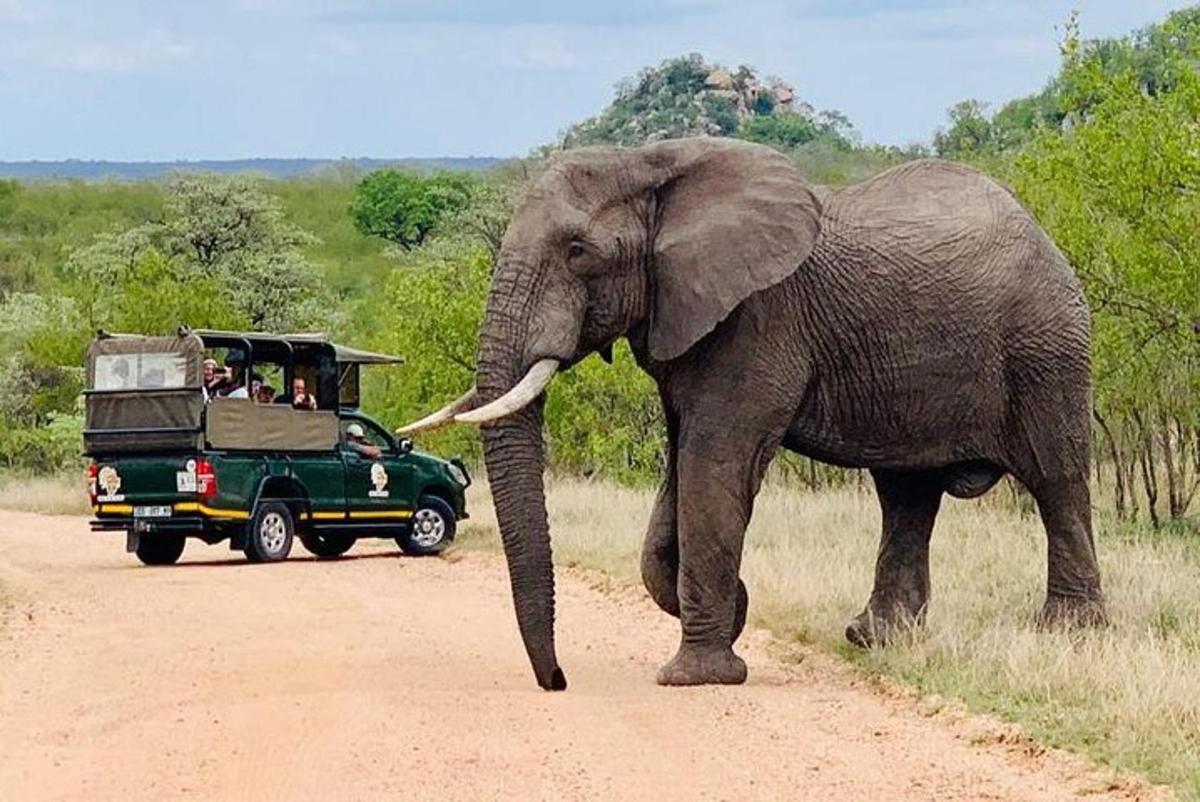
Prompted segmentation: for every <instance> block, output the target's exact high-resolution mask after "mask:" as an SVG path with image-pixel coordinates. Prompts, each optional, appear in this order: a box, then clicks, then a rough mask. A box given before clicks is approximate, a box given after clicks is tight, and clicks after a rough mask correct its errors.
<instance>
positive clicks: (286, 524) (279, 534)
mask: <svg viewBox="0 0 1200 802" xmlns="http://www.w3.org/2000/svg"><path fill="white" fill-rule="evenodd" d="M295 529H296V527H295V524H294V523H293V522H292V511H291V510H289V509H288V507H287V505H286V504H280V503H279V502H278V501H267V502H264V503H262V504H259V505H258V511H257V512H256V513H254V517H253V518H251V519H250V531H249V532H247V533H246V559H248V560H250V562H255V563H273V562H279V561H280V560H286V559H287V556H288V554H289V553H290V552H291V550H292V535H293V533H294V532H295Z"/></svg>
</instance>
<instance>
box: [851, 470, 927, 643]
mask: <svg viewBox="0 0 1200 802" xmlns="http://www.w3.org/2000/svg"><path fill="white" fill-rule="evenodd" d="M872 476H873V477H874V479H875V490H876V492H877V494H878V495H879V505H880V507H881V508H882V510H883V536H882V538H881V540H880V542H879V555H878V557H877V558H876V562H875V587H874V589H873V590H872V591H871V598H870V600H869V601H868V602H867V606H866V609H864V610H863V611H862V612H861V613H860V614H859V615H858V616H857V617H856V618H855V619H854V620H852V621H851V622H850V624H849V625H848V626H847V627H846V638H847V639H848V640H849V641H850V642H851V643H853V644H855V645H857V646H863V647H868V646H878V645H883V644H885V643H887V641H888V639H889V638H890V637H892V636H894V635H896V634H897V633H899V632H903V631H905V630H906V629H909V628H911V627H913V626H915V625H918V624H920V623H921V622H923V621H924V619H925V609H926V607H927V606H928V604H929V538H930V536H931V535H932V533H933V522H934V519H936V518H937V513H938V508H939V506H941V501H942V488H943V483H944V480H943V478H942V477H941V476H940V475H939V474H938V473H936V472H933V471H929V472H912V473H899V472H890V471H872Z"/></svg>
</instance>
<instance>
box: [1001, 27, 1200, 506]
mask: <svg viewBox="0 0 1200 802" xmlns="http://www.w3.org/2000/svg"><path fill="white" fill-rule="evenodd" d="M1063 52H1064V69H1063V74H1062V79H1063V80H1062V86H1063V91H1062V94H1061V95H1060V100H1061V102H1062V104H1063V108H1064V109H1065V110H1066V111H1067V113H1068V114H1069V115H1070V116H1071V117H1072V118H1073V119H1075V120H1076V121H1077V122H1076V123H1075V124H1074V125H1072V126H1070V127H1069V128H1068V129H1067V130H1061V129H1044V130H1043V131H1041V133H1040V134H1039V135H1038V136H1037V137H1036V138H1035V139H1034V140H1033V142H1032V143H1031V144H1030V145H1029V147H1028V148H1026V149H1025V150H1024V151H1023V152H1022V153H1021V154H1020V155H1019V156H1018V157H1017V159H1016V162H1015V165H1014V171H1013V182H1014V185H1015V188H1016V190H1017V192H1018V194H1019V195H1020V197H1021V199H1022V200H1023V201H1024V202H1025V204H1026V205H1027V206H1029V208H1030V209H1031V211H1033V212H1034V214H1035V215H1036V216H1037V217H1038V219H1039V220H1040V221H1041V223H1042V224H1043V225H1044V226H1045V227H1046V229H1047V230H1048V231H1049V232H1050V234H1051V235H1052V237H1053V238H1054V240H1055V242H1056V243H1057V244H1058V246H1059V247H1060V248H1061V249H1062V250H1063V252H1064V253H1065V254H1066V256H1067V257H1068V259H1069V260H1070V262H1071V263H1072V264H1073V265H1074V266H1075V268H1076V271H1077V272H1078V273H1079V275H1080V277H1081V278H1082V280H1083V283H1084V288H1085V291H1086V293H1087V296H1088V299H1089V302H1090V306H1091V309H1092V318H1093V369H1094V379H1093V384H1094V392H1095V408H1096V417H1097V422H1098V424H1099V426H1100V428H1101V431H1102V433H1103V435H1104V437H1105V440H1106V442H1105V446H1106V451H1107V452H1108V455H1109V456H1110V458H1111V461H1112V467H1113V470H1114V472H1116V474H1117V481H1116V482H1115V485H1116V488H1117V491H1116V492H1117V506H1118V510H1119V511H1121V512H1127V511H1129V510H1128V507H1127V505H1126V502H1127V500H1128V499H1127V497H1123V494H1128V493H1130V492H1132V488H1133V485H1134V482H1135V479H1136V478H1137V475H1138V474H1139V473H1140V479H1141V482H1142V485H1143V489H1144V491H1145V495H1146V498H1147V501H1148V507H1149V510H1148V511H1149V513H1150V515H1151V518H1152V520H1154V521H1155V522H1156V523H1157V521H1158V518H1159V511H1158V508H1157V504H1158V501H1159V499H1160V497H1164V496H1165V500H1166V502H1167V516H1168V517H1170V518H1180V517H1182V516H1183V514H1184V512H1185V511H1186V509H1187V508H1188V506H1189V504H1190V503H1191V501H1192V499H1193V498H1194V497H1195V495H1196V493H1197V490H1198V489H1200V343H1198V342H1197V335H1196V326H1197V323H1198V322H1200V227H1198V226H1197V225H1196V221H1197V220H1200V151H1198V150H1197V148H1196V142H1197V136H1198V131H1197V123H1196V121H1197V120H1200V75H1198V74H1197V72H1196V71H1195V69H1194V68H1192V67H1191V66H1190V64H1188V62H1187V61H1186V60H1185V59H1184V58H1183V57H1182V56H1177V57H1176V59H1175V62H1174V63H1166V64H1163V65H1161V74H1162V75H1170V76H1171V82H1170V87H1171V88H1170V90H1169V91H1165V90H1164V91H1160V92H1157V93H1149V92H1147V91H1146V87H1145V83H1144V74H1143V72H1142V71H1141V70H1139V69H1138V66H1137V64H1136V63H1135V62H1130V63H1129V65H1128V66H1127V68H1126V69H1124V70H1123V71H1122V72H1119V73H1116V74H1113V73H1112V71H1111V62H1112V59H1113V58H1114V56H1113V55H1112V53H1111V52H1110V51H1104V52H1097V51H1096V50H1095V49H1093V48H1089V47H1085V46H1083V44H1082V43H1081V42H1080V41H1079V40H1078V39H1077V38H1073V37H1071V36H1069V37H1068V39H1067V41H1066V42H1065V43H1064V47H1063ZM1164 86H1165V84H1164ZM1160 481H1163V482H1165V488H1160V486H1159V483H1160ZM1162 489H1165V493H1161V492H1160V490H1162Z"/></svg>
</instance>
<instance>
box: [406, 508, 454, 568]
mask: <svg viewBox="0 0 1200 802" xmlns="http://www.w3.org/2000/svg"><path fill="white" fill-rule="evenodd" d="M455 528H456V524H455V517H454V510H452V509H450V505H449V504H447V503H446V502H444V501H442V500H441V499H440V498H438V497H437V496H421V500H420V501H418V502H417V509H416V510H415V511H414V512H413V517H412V523H411V524H410V525H409V529H408V531H407V532H405V533H404V534H403V535H401V536H400V537H398V538H396V543H397V544H398V545H399V546H400V550H401V551H403V552H404V553H405V554H408V555H411V556H413V557H423V556H425V555H428V554H437V553H439V552H441V551H444V550H445V548H446V547H447V546H449V545H450V541H452V540H454V532H455Z"/></svg>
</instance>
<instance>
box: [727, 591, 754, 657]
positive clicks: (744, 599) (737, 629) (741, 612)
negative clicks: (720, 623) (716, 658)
mask: <svg viewBox="0 0 1200 802" xmlns="http://www.w3.org/2000/svg"><path fill="white" fill-rule="evenodd" d="M749 607H750V594H749V593H747V592H746V583H745V582H743V581H742V580H740V579H739V580H738V589H737V607H736V608H735V610H734V613H733V638H731V639H730V642H731V643H737V639H738V636H740V635H741V634H742V630H743V629H745V628H746V610H748V609H749Z"/></svg>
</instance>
